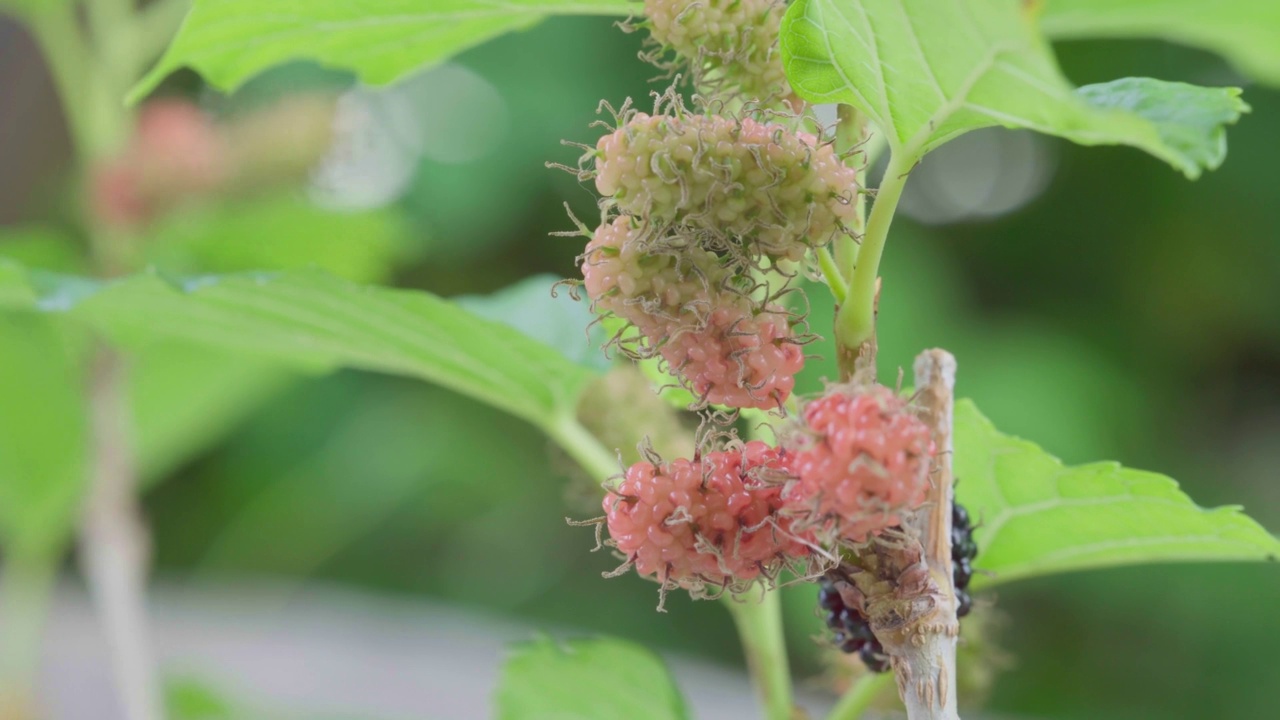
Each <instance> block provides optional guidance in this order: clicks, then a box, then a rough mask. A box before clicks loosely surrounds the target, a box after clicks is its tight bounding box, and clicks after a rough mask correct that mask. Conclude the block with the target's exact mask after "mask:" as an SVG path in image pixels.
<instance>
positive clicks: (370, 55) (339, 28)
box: [130, 0, 638, 101]
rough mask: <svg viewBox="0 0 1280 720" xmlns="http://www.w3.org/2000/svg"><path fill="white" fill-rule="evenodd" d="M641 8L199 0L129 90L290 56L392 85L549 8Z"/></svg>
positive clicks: (236, 76) (577, 11)
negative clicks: (178, 75) (185, 73)
mask: <svg viewBox="0 0 1280 720" xmlns="http://www.w3.org/2000/svg"><path fill="white" fill-rule="evenodd" d="M637 9H638V8H637V5H636V4H635V3H632V2H629V1H628V0H428V1H426V2H424V0H380V1H379V2H353V1H352V0H196V2H195V5H194V6H193V7H192V9H191V12H190V14H188V15H187V19H186V21H185V22H184V23H183V25H182V28H181V30H179V32H178V37H177V38H176V39H175V40H174V41H173V44H172V45H170V47H169V50H168V51H167V52H166V53H165V54H164V56H163V57H162V58H161V59H160V62H159V64H158V65H156V67H155V68H154V69H153V70H152V71H151V72H150V73H148V74H147V76H146V77H144V78H143V79H142V81H141V82H140V83H139V84H138V86H137V87H136V88H134V90H133V92H132V93H131V94H130V98H131V100H135V101H136V100H138V99H140V98H142V97H144V96H145V95H147V93H149V92H151V90H153V89H154V88H155V87H156V85H158V84H159V83H160V81H161V80H163V79H164V78H165V76H166V75H168V74H169V73H171V72H173V71H174V70H177V69H178V68H181V67H190V68H192V69H194V70H196V71H197V72H199V73H200V74H201V75H202V76H203V77H204V78H205V80H207V81H208V82H209V83H210V84H212V85H214V86H215V87H218V88H220V89H222V90H233V89H235V88H236V87H237V86H239V85H240V84H241V83H243V82H245V81H246V80H248V79H249V78H251V77H253V76H254V75H257V74H258V73H260V72H262V71H263V70H266V69H267V68H270V67H272V66H275V65H279V64H281V63H284V62H288V61H291V60H313V61H315V62H317V63H320V64H321V65H324V66H326V67H332V68H338V69H343V70H350V71H352V72H354V73H355V74H356V75H357V76H358V77H359V78H360V79H361V80H363V81H364V82H366V83H369V84H373V85H384V84H387V83H391V82H394V81H395V80H398V79H400V78H402V77H404V76H406V75H408V74H409V73H411V72H413V71H415V70H418V69H421V68H424V67H427V66H429V65H433V64H435V63H438V62H441V61H443V60H446V59H447V58H449V57H450V56H452V55H455V54H457V53H459V52H462V51H463V50H466V49H467V48H470V47H473V46H475V45H479V44H480V43H482V42H485V41H486V40H491V39H493V38H495V37H497V36H499V35H501V34H503V33H506V32H510V31H513V30H523V29H526V28H528V27H530V26H532V25H534V24H535V23H537V22H539V21H541V20H543V19H544V18H546V17H548V16H551V15H617V16H626V15H630V14H631V13H633V12H635V11H636V10H637ZM548 52H554V49H552V48H548Z"/></svg>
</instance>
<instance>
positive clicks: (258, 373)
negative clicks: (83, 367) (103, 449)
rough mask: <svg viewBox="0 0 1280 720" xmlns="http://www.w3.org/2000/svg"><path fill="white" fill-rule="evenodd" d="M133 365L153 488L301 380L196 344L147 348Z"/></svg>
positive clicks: (141, 445)
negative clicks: (159, 481)
mask: <svg viewBox="0 0 1280 720" xmlns="http://www.w3.org/2000/svg"><path fill="white" fill-rule="evenodd" d="M129 362H130V373H129V381H130V388H129V394H130V405H131V407H132V408H133V416H134V438H135V439H134V443H135V447H134V450H135V452H136V453H137V456H138V465H139V466H140V469H141V474H142V478H143V480H144V481H145V482H147V483H152V482H155V481H157V480H159V479H161V478H163V477H164V476H166V475H167V474H169V473H170V472H172V471H173V470H174V469H175V468H177V467H178V466H179V465H180V464H181V463H183V462H185V461H187V460H189V459H190V458H191V457H193V456H195V455H196V454H198V453H200V452H202V451H204V450H206V449H207V448H209V447H210V446H212V445H213V444H215V443H216V442H217V441H218V440H220V439H221V438H223V437H225V436H226V435H227V434H228V433H229V432H231V430H232V429H234V428H235V427H236V426H237V425H239V424H240V422H241V421H243V420H244V419H245V418H247V417H248V416H249V415H250V414H251V413H253V411H254V410H256V409H258V408H259V407H261V406H262V404H263V403H264V402H266V401H267V399H269V398H271V397H272V396H273V395H275V394H277V393H279V392H281V391H282V390H283V389H284V388H286V387H288V386H289V384H290V383H292V382H294V381H295V380H296V379H297V374H296V373H293V372H290V371H289V370H287V369H286V368H284V367H282V366H280V365H279V364H278V363H272V362H266V361H263V360H261V359H259V358H253V357H242V356H237V355H233V354H230V353H223V352H213V351H210V349H209V348H208V347H205V346H203V345H196V344H191V343H174V342H159V343H152V344H147V345H146V346H145V347H142V348H140V349H139V351H138V352H136V353H133V354H132V355H131V357H130V358H129Z"/></svg>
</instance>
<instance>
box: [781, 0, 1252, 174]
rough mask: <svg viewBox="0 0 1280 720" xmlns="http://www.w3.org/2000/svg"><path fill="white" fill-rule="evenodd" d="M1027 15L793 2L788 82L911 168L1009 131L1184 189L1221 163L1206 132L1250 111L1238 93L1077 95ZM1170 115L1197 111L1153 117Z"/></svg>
mask: <svg viewBox="0 0 1280 720" xmlns="http://www.w3.org/2000/svg"><path fill="white" fill-rule="evenodd" d="M1028 7H1033V6H1029V5H1027V4H1024V3H1019V2H1015V1H1014V0H1005V1H1003V2H983V3H936V2H931V1H930V0H893V1H886V2H875V3H870V2H865V1H864V0H797V2H795V3H794V4H793V5H792V6H791V7H790V9H788V11H787V15H786V18H785V20H784V22H783V29H782V53H783V58H784V62H785V63H786V67H787V76H788V77H789V78H790V80H791V84H792V86H793V87H794V88H795V89H796V91H797V92H798V93H799V94H800V95H801V96H802V97H804V98H805V99H806V100H810V101H812V102H827V103H829V102H841V103H848V104H850V105H853V106H855V107H857V108H858V109H859V110H861V111H863V112H865V113H866V114H867V115H868V117H870V118H871V119H872V121H874V122H875V124H876V125H877V126H878V127H879V128H880V130H881V131H883V132H884V133H885V135H886V136H887V138H888V141H889V144H890V147H891V148H893V150H894V152H895V153H899V154H901V155H902V156H903V157H904V158H906V159H918V158H919V157H920V156H922V155H924V154H925V153H927V152H928V151H929V150H931V149H932V148H935V147H937V146H939V145H941V144H943V143H945V142H947V141H948V140H950V139H952V138H954V137H956V136H958V135H961V134H963V133H965V132H968V131H970V130H975V129H977V128H981V127H989V126H992V125H1002V126H1004V127H1010V128H1029V129H1032V130H1036V131H1038V132H1042V133H1047V134H1050V135H1057V136H1060V137H1064V138H1066V139H1068V140H1071V141H1073V142H1076V143H1080V144H1082V145H1116V144H1121V145H1132V146H1134V147H1138V148H1141V149H1142V150H1145V151H1147V152H1149V153H1151V154H1152V155H1155V156H1156V157H1158V158H1160V159H1162V160H1164V161H1166V162H1168V163H1169V164H1170V165H1172V166H1173V167H1175V168H1177V169H1179V170H1181V171H1182V172H1183V174H1185V175H1186V176H1187V177H1189V178H1195V177H1198V176H1199V175H1200V173H1201V171H1202V170H1203V169H1204V168H1206V167H1208V168H1210V169H1211V168H1212V167H1214V165H1213V164H1212V161H1213V160H1215V159H1218V160H1220V158H1219V155H1220V153H1219V152H1218V147H1219V145H1220V144H1221V142H1222V139H1221V135H1220V133H1221V129H1220V128H1219V127H1218V126H1217V124H1214V125H1213V126H1212V127H1211V128H1209V129H1208V130H1209V132H1208V133H1206V132H1205V128H1204V127H1203V125H1202V124H1201V122H1200V120H1202V119H1203V118H1206V117H1212V118H1217V119H1219V121H1220V122H1234V121H1235V119H1236V118H1237V117H1239V114H1240V113H1241V112H1243V111H1245V110H1246V109H1247V108H1246V106H1244V104H1243V103H1241V102H1240V100H1239V98H1238V97H1237V96H1238V94H1239V93H1238V91H1237V90H1234V89H1230V88H1221V89H1205V88H1194V87H1192V86H1189V85H1183V84H1181V83H1164V82H1161V81H1158V80H1150V79H1144V80H1138V81H1129V84H1128V85H1127V89H1128V91H1129V92H1130V93H1136V94H1137V97H1136V98H1129V99H1127V100H1126V101H1125V102H1123V103H1121V102H1117V100H1116V98H1115V97H1114V95H1113V94H1110V93H1106V92H1099V91H1094V92H1093V93H1085V94H1083V95H1082V94H1080V93H1078V92H1074V91H1073V88H1072V87H1071V84H1070V83H1069V82H1068V81H1067V79H1066V78H1065V77H1063V75H1062V73H1061V71H1060V70H1059V69H1058V66H1057V63H1056V61H1055V60H1054V57H1053V53H1052V51H1051V50H1050V48H1049V46H1048V44H1047V43H1046V42H1045V40H1044V39H1043V38H1042V37H1041V36H1040V34H1039V33H1038V32H1037V31H1036V28H1035V25H1034V17H1033V16H1032V14H1031V11H1029V10H1027V9H1026V8H1028ZM1091 100H1103V101H1105V103H1104V104H1103V105H1101V106H1099V105H1095V104H1093V103H1092V102H1091ZM1171 105H1184V106H1187V107H1194V111H1193V112H1189V113H1186V114H1180V115H1176V116H1175V115H1171V114H1168V113H1162V112H1161V113H1158V112H1154V111H1153V110H1154V109H1155V108H1168V107H1169V106H1171ZM1117 107H1123V108H1126V109H1123V110H1121V109H1116V108H1117ZM1129 108H1133V109H1143V110H1146V111H1147V112H1145V113H1144V112H1131V111H1129V110H1128V109H1129ZM1188 120H1192V121H1193V122H1187V121H1188ZM1170 138H1176V140H1177V142H1176V143H1170V142H1169V140H1170ZM1206 160H1208V161H1209V162H1206Z"/></svg>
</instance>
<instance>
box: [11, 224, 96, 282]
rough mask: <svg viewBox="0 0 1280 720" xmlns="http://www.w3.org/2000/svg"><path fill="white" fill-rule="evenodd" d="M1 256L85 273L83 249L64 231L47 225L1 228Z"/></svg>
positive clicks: (56, 269) (48, 267)
mask: <svg viewBox="0 0 1280 720" xmlns="http://www.w3.org/2000/svg"><path fill="white" fill-rule="evenodd" d="M0 257H5V258H9V259H10V260H13V261H15V262H19V263H22V264H23V265H26V266H27V267H35V268H40V269H42V270H54V271H57V272H67V273H74V272H82V271H83V270H84V267H85V258H84V255H83V252H82V251H81V248H80V247H78V246H77V245H76V243H75V242H74V241H72V239H71V238H69V237H67V235H66V234H64V233H63V232H61V231H59V230H57V229H54V228H51V227H47V226H44V225H24V226H19V227H8V228H0Z"/></svg>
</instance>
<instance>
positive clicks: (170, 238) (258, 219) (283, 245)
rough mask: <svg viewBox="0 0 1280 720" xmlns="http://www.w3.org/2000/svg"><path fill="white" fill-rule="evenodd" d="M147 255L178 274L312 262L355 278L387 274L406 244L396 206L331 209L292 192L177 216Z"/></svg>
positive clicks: (377, 277)
mask: <svg viewBox="0 0 1280 720" xmlns="http://www.w3.org/2000/svg"><path fill="white" fill-rule="evenodd" d="M149 248H150V253H149V260H151V261H152V262H154V263H156V264H157V265H158V266H159V267H161V268H163V269H164V270H165V271H168V272H175V273H179V274H191V273H197V272H199V273H206V272H212V273H224V272H238V271H241V270H263V269H267V270H284V269H291V268H301V267H313V268H318V269H321V270H325V271H326V272H329V273H332V274H334V275H338V276H339V277H344V278H347V279H348V280H354V281H356V282H372V281H375V280H380V279H382V278H385V277H386V276H387V275H388V274H389V273H390V270H391V264H392V262H393V261H394V260H395V259H396V256H397V255H398V254H403V252H404V250H405V248H406V242H405V232H404V228H403V227H402V223H400V222H399V218H398V216H397V215H395V214H394V213H392V212H390V211H368V212H333V211H328V210H324V209H322V208H319V207H317V206H315V205H313V204H311V203H309V202H307V201H305V200H303V199H301V198H298V197H296V196H294V195H292V194H290V195H284V196H275V197H268V198H259V199H256V200H253V201H246V202H237V203H235V204H234V205H233V206H218V207H213V208H209V209H208V210H207V211H205V212H185V213H177V214H175V215H173V216H172V217H171V218H170V219H168V221H167V222H166V223H165V224H164V225H163V226H161V227H160V228H158V229H157V230H156V231H154V232H153V233H152V236H151V237H150V238H149Z"/></svg>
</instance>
